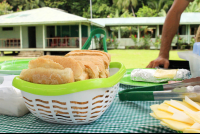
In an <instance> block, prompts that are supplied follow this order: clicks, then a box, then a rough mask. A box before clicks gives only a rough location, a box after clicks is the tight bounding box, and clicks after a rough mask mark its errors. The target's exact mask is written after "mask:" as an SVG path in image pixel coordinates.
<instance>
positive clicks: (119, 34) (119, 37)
mask: <svg viewBox="0 0 200 134" xmlns="http://www.w3.org/2000/svg"><path fill="white" fill-rule="evenodd" d="M120 28H121V27H120V26H119V29H118V40H120V39H121V30H120Z"/></svg>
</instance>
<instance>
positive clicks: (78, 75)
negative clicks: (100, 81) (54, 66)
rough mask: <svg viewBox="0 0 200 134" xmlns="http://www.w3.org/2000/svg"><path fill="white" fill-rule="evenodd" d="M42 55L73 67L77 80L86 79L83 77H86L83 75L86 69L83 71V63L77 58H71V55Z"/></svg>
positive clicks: (67, 66)
mask: <svg viewBox="0 0 200 134" xmlns="http://www.w3.org/2000/svg"><path fill="white" fill-rule="evenodd" d="M41 57H42V58H47V59H51V60H53V61H54V62H56V63H59V64H60V65H62V66H63V67H64V68H71V69H72V71H73V72H74V78H75V81H80V80H85V79H82V78H84V77H83V76H82V75H84V76H85V74H84V71H83V70H84V69H83V68H82V67H81V65H80V64H79V63H78V62H77V61H76V60H74V59H72V58H69V57H62V56H49V55H46V56H41Z"/></svg>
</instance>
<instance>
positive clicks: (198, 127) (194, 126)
mask: <svg viewBox="0 0 200 134" xmlns="http://www.w3.org/2000/svg"><path fill="white" fill-rule="evenodd" d="M191 129H199V130H200V124H199V123H197V122H196V123H194V124H193V125H192V126H191Z"/></svg>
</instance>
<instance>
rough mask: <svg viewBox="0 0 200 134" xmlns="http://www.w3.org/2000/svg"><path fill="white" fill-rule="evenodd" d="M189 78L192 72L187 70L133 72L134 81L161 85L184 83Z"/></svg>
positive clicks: (137, 70)
mask: <svg viewBox="0 0 200 134" xmlns="http://www.w3.org/2000/svg"><path fill="white" fill-rule="evenodd" d="M188 78H190V71H188V70H187V69H134V70H133V71H132V72H131V79H132V80H133V81H144V82H154V83H159V82H168V81H182V80H184V79H188Z"/></svg>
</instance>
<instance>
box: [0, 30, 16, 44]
mask: <svg viewBox="0 0 200 134" xmlns="http://www.w3.org/2000/svg"><path fill="white" fill-rule="evenodd" d="M2 28H3V27H0V39H11V38H17V39H19V38H20V27H19V26H15V27H13V30H12V31H3V30H2ZM0 46H2V41H1V40H0Z"/></svg>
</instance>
